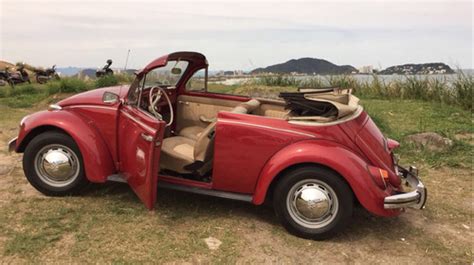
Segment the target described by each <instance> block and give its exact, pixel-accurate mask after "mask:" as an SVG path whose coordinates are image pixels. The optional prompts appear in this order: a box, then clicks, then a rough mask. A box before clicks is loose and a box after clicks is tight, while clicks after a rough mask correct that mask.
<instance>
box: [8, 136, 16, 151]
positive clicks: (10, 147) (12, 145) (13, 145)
mask: <svg viewBox="0 0 474 265" xmlns="http://www.w3.org/2000/svg"><path fill="white" fill-rule="evenodd" d="M17 139H18V137H15V138H13V139H11V140H10V141H9V142H8V152H13V151H15V150H16V140H17Z"/></svg>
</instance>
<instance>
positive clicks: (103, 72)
mask: <svg viewBox="0 0 474 265" xmlns="http://www.w3.org/2000/svg"><path fill="white" fill-rule="evenodd" d="M111 65H112V60H110V59H108V60H107V63H106V64H105V66H104V67H102V69H99V70H97V71H96V72H95V76H96V77H97V78H100V77H103V76H106V75H113V74H114V71H113V70H112V69H110V66H111Z"/></svg>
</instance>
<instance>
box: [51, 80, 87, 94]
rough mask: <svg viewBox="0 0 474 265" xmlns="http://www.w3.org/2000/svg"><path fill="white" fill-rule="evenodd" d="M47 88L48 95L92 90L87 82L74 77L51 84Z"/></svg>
mask: <svg viewBox="0 0 474 265" xmlns="http://www.w3.org/2000/svg"><path fill="white" fill-rule="evenodd" d="M46 86H47V90H48V94H50V95H51V94H56V93H77V92H82V91H86V90H89V89H91V88H92V87H91V86H90V85H89V84H88V83H86V82H85V81H83V80H81V79H77V78H72V77H67V78H62V79H61V80H59V81H53V82H49V83H48V84H47V85H46Z"/></svg>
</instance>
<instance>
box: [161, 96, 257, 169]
mask: <svg viewBox="0 0 474 265" xmlns="http://www.w3.org/2000/svg"><path fill="white" fill-rule="evenodd" d="M259 106H260V102H259V101H258V100H255V99H252V100H250V101H247V102H245V103H242V104H239V105H238V106H237V107H235V108H234V109H233V110H232V111H231V112H234V113H241V114H245V113H249V112H252V111H253V110H255V109H256V108H258V107H259ZM215 126H216V122H212V123H211V124H209V125H208V126H207V127H206V128H204V129H202V130H200V132H198V130H197V129H188V131H189V132H191V131H192V130H195V131H194V133H196V134H194V135H195V137H196V139H192V138H191V137H185V136H174V137H169V138H166V139H164V140H163V144H162V146H161V158H160V166H161V169H167V170H172V171H174V172H178V173H192V171H193V170H192V169H190V168H187V166H190V165H191V164H195V163H196V162H200V166H206V165H207V166H210V161H211V160H212V155H213V149H214V141H213V140H214V137H213V133H214V129H215ZM188 128H192V127H188ZM199 128H201V127H199ZM185 129H187V128H185ZM185 129H183V130H185ZM183 130H181V132H182V131H183ZM181 132H180V133H181Z"/></svg>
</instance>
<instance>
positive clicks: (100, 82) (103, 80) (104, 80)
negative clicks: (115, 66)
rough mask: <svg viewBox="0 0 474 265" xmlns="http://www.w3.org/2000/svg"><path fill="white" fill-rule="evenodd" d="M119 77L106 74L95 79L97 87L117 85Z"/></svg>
mask: <svg viewBox="0 0 474 265" xmlns="http://www.w3.org/2000/svg"><path fill="white" fill-rule="evenodd" d="M118 83H119V82H118V79H117V77H116V76H115V75H105V76H102V77H100V78H98V79H97V80H96V81H95V87H97V88H99V87H108V86H115V85H117V84H118Z"/></svg>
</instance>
